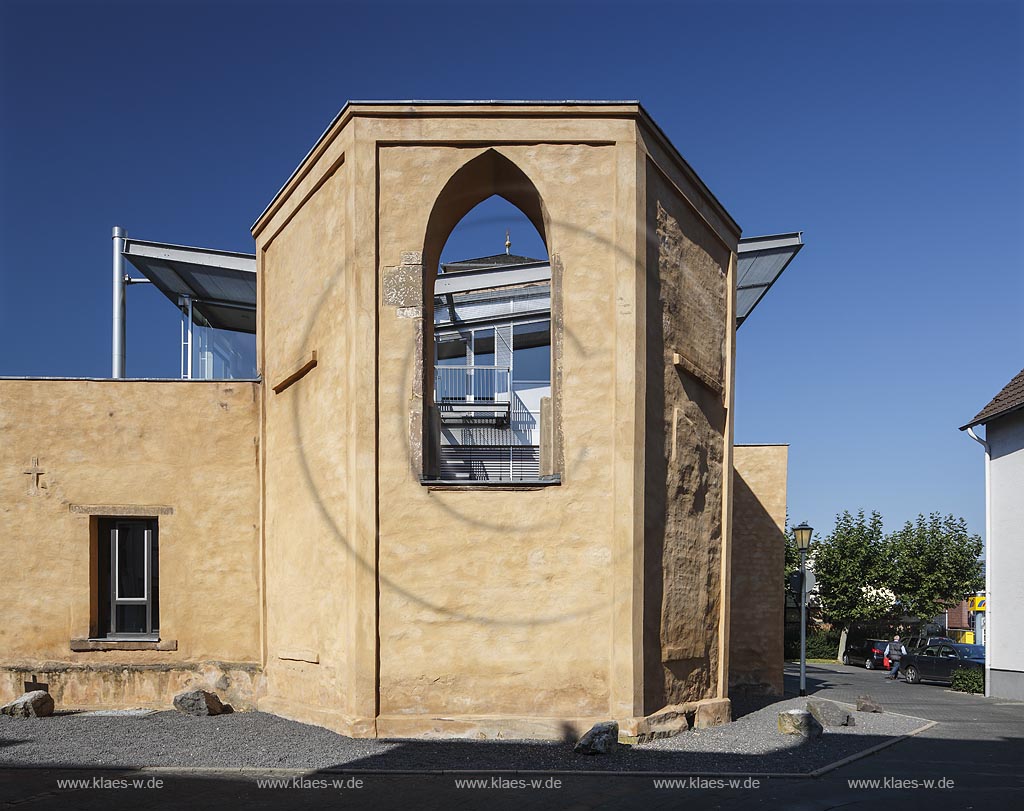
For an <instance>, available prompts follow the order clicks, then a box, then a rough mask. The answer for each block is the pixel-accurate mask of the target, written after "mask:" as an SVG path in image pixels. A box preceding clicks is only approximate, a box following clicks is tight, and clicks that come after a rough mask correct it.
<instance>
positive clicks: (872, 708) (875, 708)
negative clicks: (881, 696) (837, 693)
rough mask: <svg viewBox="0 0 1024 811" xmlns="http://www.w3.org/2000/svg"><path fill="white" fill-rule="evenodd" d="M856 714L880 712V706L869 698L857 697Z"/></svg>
mask: <svg viewBox="0 0 1024 811" xmlns="http://www.w3.org/2000/svg"><path fill="white" fill-rule="evenodd" d="M857 712H882V705H881V704H879V703H878V702H877V701H875V700H874V699H873V698H872V697H871V696H857Z"/></svg>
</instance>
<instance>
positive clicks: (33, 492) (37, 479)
mask: <svg viewBox="0 0 1024 811" xmlns="http://www.w3.org/2000/svg"><path fill="white" fill-rule="evenodd" d="M22 473H24V474H25V475H26V476H31V477H32V481H31V483H30V484H29V488H28V494H29V495H30V496H38V495H39V494H40V493H42V491H43V490H45V489H46V484H44V483H43V481H42V477H43V476H44V475H45V474H46V471H45V470H43V469H42V468H41V467H39V457H38V456H33V457H32V467H30V468H29V469H28V470H23V471H22Z"/></svg>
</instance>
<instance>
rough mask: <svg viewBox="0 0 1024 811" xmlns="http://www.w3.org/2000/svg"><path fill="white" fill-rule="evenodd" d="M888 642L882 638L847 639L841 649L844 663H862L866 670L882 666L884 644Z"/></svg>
mask: <svg viewBox="0 0 1024 811" xmlns="http://www.w3.org/2000/svg"><path fill="white" fill-rule="evenodd" d="M888 644H889V643H888V642H886V641H885V640H884V639H855V640H853V641H852V642H850V641H847V643H846V650H844V651H843V664H844V665H863V666H864V667H866V668H867V669H868V670H875V669H876V668H881V667H882V659H883V654H884V653H885V646H886V645H888Z"/></svg>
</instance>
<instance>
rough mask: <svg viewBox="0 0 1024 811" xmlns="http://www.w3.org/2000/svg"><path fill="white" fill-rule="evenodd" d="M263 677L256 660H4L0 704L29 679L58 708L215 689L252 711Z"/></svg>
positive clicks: (156, 699) (155, 703)
mask: <svg viewBox="0 0 1024 811" xmlns="http://www.w3.org/2000/svg"><path fill="white" fill-rule="evenodd" d="M260 680H261V676H260V667H259V665H258V664H255V663H251V662H198V663H195V664H190V663H182V664H173V665H172V664H133V665H130V666H129V665H124V664H70V663H67V662H39V663H27V664H16V665H4V666H2V667H0V703H2V702H4V701H9V700H12V699H14V698H16V697H18V696H20V695H21V694H22V693H24V692H25V689H26V687H25V683H26V682H37V683H42V684H45V685H47V687H46V689H47V691H48V692H49V693H50V695H51V696H53V700H54V702H55V703H56V705H57V710H58V711H59V710H67V709H123V708H135V707H147V708H153V709H162V710H167V709H170V708H171V702H172V700H173V698H174V696H175V695H176V694H177V693H180V692H182V691H183V690H191V689H201V690H208V691H210V692H213V693H216V694H217V695H218V696H219V697H220V698H221V700H222V701H224V702H225V703H226V704H230V705H231V706H232V707H233V708H234V709H236V710H253V709H256V695H257V692H258V690H259V685H260ZM40 689H41V688H40Z"/></svg>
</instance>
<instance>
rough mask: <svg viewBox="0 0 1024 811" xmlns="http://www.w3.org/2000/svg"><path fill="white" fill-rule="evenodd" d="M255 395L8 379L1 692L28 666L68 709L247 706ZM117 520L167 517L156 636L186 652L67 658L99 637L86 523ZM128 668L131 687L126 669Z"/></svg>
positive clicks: (252, 650)
mask: <svg viewBox="0 0 1024 811" xmlns="http://www.w3.org/2000/svg"><path fill="white" fill-rule="evenodd" d="M257 391H258V384H255V383H246V382H231V383H213V382H210V383H206V382H192V383H186V382H176V381H175V382H144V381H84V380H4V381H0V460H2V464H0V557H2V558H3V560H4V561H6V565H5V569H6V577H5V578H4V583H3V587H2V588H0V616H2V617H3V618H4V622H3V623H0V671H2V672H3V673H4V678H3V679H0V684H3V685H4V686H3V687H2V688H0V689H3V690H4V694H5V695H7V694H8V692H9V691H11V690H16V689H17V688H19V687H20V686H21V681H22V680H23V679H24V678H25V672H29V671H30V675H31V674H33V673H34V674H36V675H41V677H42V680H44V681H45V680H47V679H49V680H50V681H51V682H52V683H53V688H54V689H53V692H54V694H55V696H56V698H57V700H58V702H61V701H65V702H70V703H72V704H75V705H107V706H117V705H121V706H124V704H125V703H129V704H131V703H136V704H143V705H151V706H167V704H168V703H169V701H170V699H171V697H172V696H173V691H174V690H175V689H176V688H177V687H178V686H180V685H182V684H185V683H197V684H207V685H210V686H214V685H216V684H218V683H219V684H220V688H219V689H221V690H223V691H225V692H227V693H228V694H229V696H230V699H231V700H233V701H234V702H235V703H236V704H240V705H241V708H244V706H246V705H249V706H251V704H252V700H253V690H254V688H255V686H256V680H255V678H254V670H253V668H254V667H255V666H256V663H258V662H259V580H258V559H259V549H258V529H257V525H258V513H257V506H258V503H259V502H258V499H259V495H258V478H257V475H256V474H257V458H258V457H257V453H258V448H257V435H258V432H257V426H258V400H257ZM33 457H35V458H37V459H38V462H39V467H40V468H42V469H43V470H44V471H45V473H44V474H43V475H42V476H41V480H40V483H41V485H42V487H41V488H39V489H38V490H36V491H35V492H32V487H31V483H32V477H30V476H28V475H26V474H25V473H24V472H23V471H24V470H26V469H28V468H29V466H30V464H31V461H32V458H33ZM118 510H120V511H121V512H126V513H129V514H136V515H158V521H159V537H160V551H159V555H160V636H161V639H162V640H176V642H177V650H173V651H151V650H149V651H121V650H118V651H102V652H96V651H92V652H72V651H71V650H70V644H69V643H70V640H72V639H76V638H87V637H89V636H90V632H91V630H92V629H91V627H90V625H91V621H92V617H91V615H92V613H93V609H92V603H91V593H92V584H91V582H90V580H91V578H90V572H91V567H90V547H91V543H92V542H91V541H90V514H94V515H109V514H115V513H116V512H117V511H118ZM135 666H141V670H140V671H139V672H138V673H137V674H133V675H132V676H131V678H130V679H129V678H128V677H127V676H126V675H125V674H123V673H122V672H121V671H122V670H123V668H124V667H135ZM232 672H233V673H234V675H231V673H232ZM0 698H2V696H0Z"/></svg>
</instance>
